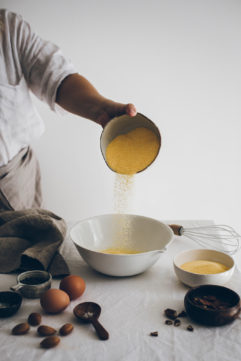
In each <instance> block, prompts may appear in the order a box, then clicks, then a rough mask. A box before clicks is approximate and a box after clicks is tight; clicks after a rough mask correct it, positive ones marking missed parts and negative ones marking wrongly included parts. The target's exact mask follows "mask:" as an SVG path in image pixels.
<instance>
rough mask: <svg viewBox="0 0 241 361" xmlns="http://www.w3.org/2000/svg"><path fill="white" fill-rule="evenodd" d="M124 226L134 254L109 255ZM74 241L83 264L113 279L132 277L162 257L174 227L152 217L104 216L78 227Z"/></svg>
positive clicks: (81, 222)
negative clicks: (108, 249)
mask: <svg viewBox="0 0 241 361" xmlns="http://www.w3.org/2000/svg"><path fill="white" fill-rule="evenodd" d="M123 227H127V228H128V230H129V231H130V232H129V237H128V248H129V249H133V250H135V251H136V252H140V253H134V254H108V253H103V252H102V251H103V250H104V249H107V248H113V247H114V246H115V240H116V238H117V237H118V235H122V234H123ZM70 236H71V239H72V241H73V243H74V245H75V246H76V248H77V250H78V252H79V253H80V255H81V256H82V258H83V259H84V261H85V262H86V263H87V264H88V265H89V266H91V267H92V268H93V269H95V270H96V271H98V272H101V273H104V274H106V275H110V276H133V275H136V274H138V273H141V272H144V271H145V270H146V269H148V268H149V267H151V266H152V265H153V264H154V263H155V262H156V261H157V260H158V258H159V257H160V255H161V253H162V252H164V251H165V250H166V247H167V245H168V244H170V242H171V241H172V239H173V231H172V230H171V228H170V227H169V226H168V225H166V224H165V223H162V222H160V221H157V220H155V219H152V218H148V217H144V216H138V215H131V214H128V215H127V214H105V215H100V216H96V217H93V218H89V219H86V220H83V221H80V222H78V223H77V224H75V225H74V226H73V227H72V229H71V230H70Z"/></svg>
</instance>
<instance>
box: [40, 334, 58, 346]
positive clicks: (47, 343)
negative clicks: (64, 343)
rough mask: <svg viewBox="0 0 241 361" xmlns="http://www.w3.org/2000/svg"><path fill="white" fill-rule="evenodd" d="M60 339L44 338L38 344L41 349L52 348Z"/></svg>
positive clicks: (54, 337)
mask: <svg viewBox="0 0 241 361" xmlns="http://www.w3.org/2000/svg"><path fill="white" fill-rule="evenodd" d="M59 342H60V338H59V337H58V336H49V337H45V338H44V339H43V341H41V342H40V346H41V347H43V348H52V347H55V346H57V345H58V344H59Z"/></svg>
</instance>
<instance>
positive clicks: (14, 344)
mask: <svg viewBox="0 0 241 361" xmlns="http://www.w3.org/2000/svg"><path fill="white" fill-rule="evenodd" d="M207 223H212V222H208V221H185V222H182V224H183V225H184V226H195V225H196V226H197V225H203V224H207ZM188 248H200V247H199V246H198V245H196V244H195V243H194V242H192V241H190V240H188V239H186V238H185V237H176V239H175V240H174V241H173V242H172V243H171V244H170V246H169V248H168V250H167V251H166V252H165V253H164V254H161V256H160V259H159V260H158V262H157V263H156V264H155V265H153V266H152V267H151V268H150V269H149V270H148V271H146V272H145V273H143V274H140V275H137V276H135V277H126V278H114V277H107V276H104V275H101V274H99V273H97V272H95V271H93V270H92V269H91V268H89V266H87V265H86V264H85V263H84V261H83V260H82V259H81V257H80V256H79V254H78V253H77V251H76V249H75V247H74V246H73V244H72V242H71V240H70V239H69V236H68V237H67V238H66V241H65V243H64V247H63V254H64V255H65V258H66V260H67V262H68V264H69V267H70V270H71V273H72V274H76V275H80V276H81V277H83V278H84V279H85V281H86V291H85V293H84V294H83V295H82V296H81V297H80V298H79V299H77V300H75V301H72V302H71V304H70V305H69V306H68V308H67V309H66V310H65V311H64V312H63V313H61V314H59V315H46V314H43V319H42V324H47V325H49V326H52V327H55V328H57V329H59V328H60V326H61V325H63V324H64V323H66V322H71V323H73V325H74V331H73V333H72V334H70V335H68V336H66V337H61V342H60V344H59V345H58V346H57V347H56V348H53V349H49V350H43V349H41V348H40V346H39V344H40V341H41V338H40V337H38V336H37V335H36V327H31V330H30V332H29V333H28V334H27V335H24V336H13V335H11V329H12V327H13V326H14V325H16V324H17V323H20V322H24V321H25V320H26V319H27V317H28V315H29V314H30V313H31V312H42V310H41V307H40V304H39V300H38V299H37V300H30V299H23V303H22V307H21V308H20V310H19V311H18V313H17V314H15V315H14V316H12V317H10V318H8V319H1V320H0V358H1V360H2V361H26V360H28V361H33V360H46V361H50V360H51V361H53V360H58V361H61V360H63V361H66V360H68V361H75V360H76V361H77V360H78V361H80V360H81V361H85V360H86V361H98V360H101V361H102V360H103V361H117V360H118V361H120V360H123V361H142V360H143V361H150V360H151V361H157V360H163V361H172V360H173V361H174V360H175V361H179V360H183V361H184V360H185V361H193V360H207V361H210V360H212V361H224V360H225V361H232V360H235V361H236V360H238V359H240V355H241V342H240V339H241V322H240V320H236V321H234V322H233V323H232V324H230V325H226V326H222V327H217V328H215V327H213V328H212V327H209V328H208V327H205V326H200V325H197V324H194V323H193V322H191V321H190V320H188V319H182V323H181V326H180V327H174V326H167V325H165V323H164V322H165V317H164V315H163V311H164V310H165V309H166V308H173V309H176V310H177V311H182V310H183V309H184V305H183V300H184V296H185V294H186V292H187V291H188V288H187V287H186V286H184V285H183V284H181V283H180V282H179V281H178V280H177V278H176V276H175V274H174V271H173V266H172V261H173V257H174V255H175V254H177V253H178V252H180V251H182V250H185V249H188ZM235 257H239V255H236V256H235ZM0 277H1V285H0V289H1V290H8V289H9V287H10V286H11V285H12V284H14V283H15V278H16V275H13V274H11V275H1V276H0ZM58 286H59V280H54V281H53V284H52V287H58ZM226 286H227V287H229V288H232V289H233V290H235V291H236V292H238V293H239V294H240V295H241V276H240V271H239V270H238V268H236V270H235V272H234V275H233V277H232V279H231V281H230V282H229V283H228V284H227V285H226ZM84 301H93V302H97V303H99V304H100V305H101V307H102V313H101V315H100V318H99V320H100V322H101V323H102V324H103V326H104V327H105V328H106V329H107V330H108V331H109V334H110V338H109V340H107V341H101V340H99V339H98V338H97V336H96V334H95V331H94V329H93V327H92V326H91V325H87V324H85V325H84V324H80V323H78V321H77V320H76V319H75V318H74V316H73V308H74V307H75V306H76V305H77V304H78V303H80V302H84ZM188 324H192V325H193V327H194V332H188V331H187V330H186V327H187V325H188ZM152 331H158V334H159V335H158V337H151V336H150V335H149V334H150V332H152Z"/></svg>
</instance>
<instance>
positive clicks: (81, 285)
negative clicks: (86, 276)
mask: <svg viewBox="0 0 241 361" xmlns="http://www.w3.org/2000/svg"><path fill="white" fill-rule="evenodd" d="M59 288H60V289H61V290H63V291H65V292H66V293H68V295H69V297H70V299H71V300H75V299H76V298H78V297H80V296H81V295H82V294H83V293H84V291H85V281H84V280H83V278H81V277H80V276H75V275H70V276H67V277H65V278H63V279H62V280H61V282H60V285H59Z"/></svg>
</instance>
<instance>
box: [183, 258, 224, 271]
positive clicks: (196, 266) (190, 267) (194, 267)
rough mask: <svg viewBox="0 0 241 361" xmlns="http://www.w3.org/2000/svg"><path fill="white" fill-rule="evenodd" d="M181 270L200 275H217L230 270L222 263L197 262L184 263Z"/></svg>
mask: <svg viewBox="0 0 241 361" xmlns="http://www.w3.org/2000/svg"><path fill="white" fill-rule="evenodd" d="M180 268H181V269H183V270H184V271H187V272H192V273H198V274H203V275H207V274H215V273H222V272H225V271H227V270H228V269H229V268H228V267H227V266H225V265H224V264H222V263H220V262H214V261H205V260H195V261H191V262H186V263H183V264H182V265H181V266H180Z"/></svg>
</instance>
